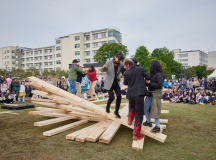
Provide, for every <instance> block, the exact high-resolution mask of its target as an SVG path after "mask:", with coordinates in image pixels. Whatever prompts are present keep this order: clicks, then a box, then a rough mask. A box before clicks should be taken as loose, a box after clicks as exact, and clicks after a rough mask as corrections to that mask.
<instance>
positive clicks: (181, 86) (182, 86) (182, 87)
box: [179, 78, 186, 90]
mask: <svg viewBox="0 0 216 160" xmlns="http://www.w3.org/2000/svg"><path fill="white" fill-rule="evenodd" d="M179 88H180V89H181V90H185V89H186V81H185V80H184V78H182V80H181V81H180V87H179Z"/></svg>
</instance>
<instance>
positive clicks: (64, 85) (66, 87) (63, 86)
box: [62, 76, 68, 91]
mask: <svg viewBox="0 0 216 160" xmlns="http://www.w3.org/2000/svg"><path fill="white" fill-rule="evenodd" d="M62 89H63V90H65V91H67V89H68V86H67V82H66V81H65V76H62Z"/></svg>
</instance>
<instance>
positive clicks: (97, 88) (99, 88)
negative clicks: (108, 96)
mask: <svg viewBox="0 0 216 160" xmlns="http://www.w3.org/2000/svg"><path fill="white" fill-rule="evenodd" d="M95 90H96V91H101V85H100V82H99V81H98V80H97V83H96V85H95Z"/></svg>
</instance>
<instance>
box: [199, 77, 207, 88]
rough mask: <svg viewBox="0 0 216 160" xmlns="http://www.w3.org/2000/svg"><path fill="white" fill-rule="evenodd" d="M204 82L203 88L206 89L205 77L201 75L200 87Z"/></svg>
mask: <svg viewBox="0 0 216 160" xmlns="http://www.w3.org/2000/svg"><path fill="white" fill-rule="evenodd" d="M203 84H204V87H205V89H207V85H208V83H207V81H206V80H205V77H202V81H201V82H200V87H202V85H203Z"/></svg>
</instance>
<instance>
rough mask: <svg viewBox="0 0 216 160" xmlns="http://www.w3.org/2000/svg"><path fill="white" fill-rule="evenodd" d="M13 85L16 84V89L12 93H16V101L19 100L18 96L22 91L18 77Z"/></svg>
mask: <svg viewBox="0 0 216 160" xmlns="http://www.w3.org/2000/svg"><path fill="white" fill-rule="evenodd" d="M12 86H14V88H12V89H14V90H13V91H12V93H15V94H16V102H18V96H19V91H20V83H19V82H18V81H17V78H15V80H14V81H13V82H12Z"/></svg>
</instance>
